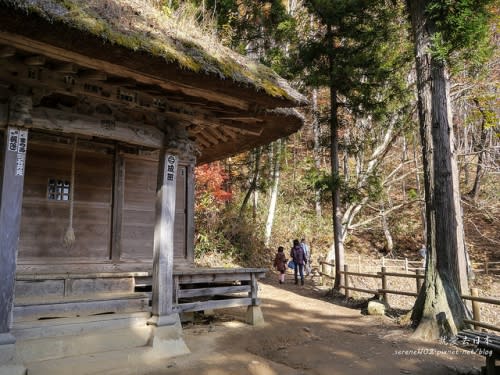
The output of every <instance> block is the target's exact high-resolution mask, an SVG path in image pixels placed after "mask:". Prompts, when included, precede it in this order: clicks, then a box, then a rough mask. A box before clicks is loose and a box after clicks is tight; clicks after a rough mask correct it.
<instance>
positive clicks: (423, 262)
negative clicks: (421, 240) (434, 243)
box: [418, 244, 427, 268]
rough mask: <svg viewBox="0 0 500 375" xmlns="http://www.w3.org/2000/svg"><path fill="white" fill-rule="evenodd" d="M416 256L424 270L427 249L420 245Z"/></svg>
mask: <svg viewBox="0 0 500 375" xmlns="http://www.w3.org/2000/svg"><path fill="white" fill-rule="evenodd" d="M418 254H419V255H420V257H421V258H422V266H423V267H424V268H425V260H426V259H427V248H426V247H425V245H424V244H422V247H421V248H420V250H419V251H418Z"/></svg>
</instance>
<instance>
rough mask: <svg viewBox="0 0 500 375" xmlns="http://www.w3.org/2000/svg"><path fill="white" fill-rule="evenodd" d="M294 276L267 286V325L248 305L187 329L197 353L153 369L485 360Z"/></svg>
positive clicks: (413, 367) (154, 374)
mask: <svg viewBox="0 0 500 375" xmlns="http://www.w3.org/2000/svg"><path fill="white" fill-rule="evenodd" d="M288 277H289V279H287V282H286V283H285V284H283V285H280V284H278V283H277V281H276V279H277V277H275V276H274V275H272V276H271V277H270V278H268V279H265V280H262V282H261V284H260V286H261V289H260V291H259V293H260V297H261V299H262V309H263V313H264V318H265V320H266V324H265V325H264V326H260V327H252V326H248V325H245V324H243V323H242V321H243V320H244V315H245V311H244V310H243V309H228V310H224V311H223V312H222V314H221V313H217V316H216V319H215V320H214V321H213V322H211V323H210V324H205V325H200V324H194V325H190V326H187V327H185V329H184V335H185V341H186V343H187V345H188V347H189V348H190V349H191V352H192V354H190V355H188V356H183V357H178V358H174V359H171V360H169V361H168V362H167V363H163V364H162V369H161V370H158V369H157V370H154V371H151V372H149V373H148V374H150V375H170V374H182V375H188V374H189V375H191V374H193V375H194V374H196V375H247V374H248V375H288V374H290V375H292V374H294V375H295V374H296V375H299V374H307V375H322V374H324V375H327V374H328V375H336V374H339V375H342V374H384V375H392V374H457V373H458V374H479V371H478V370H477V369H478V368H479V367H480V366H481V365H483V363H484V358H483V357H481V356H478V355H471V354H470V353H469V354H468V353H467V352H464V351H460V350H458V349H457V348H456V347H454V346H447V345H441V344H439V343H436V344H428V343H422V342H415V341H410V340H409V333H410V332H409V331H408V330H406V329H402V328H400V327H399V326H397V325H396V324H395V323H394V322H393V321H392V320H391V319H389V318H387V317H380V316H368V315H362V314H361V313H360V312H359V310H353V309H348V308H345V307H342V306H339V305H336V304H333V303H331V302H329V301H328V300H326V299H323V297H324V295H325V291H324V290H321V289H320V288H319V287H316V286H315V285H314V283H313V281H312V280H307V281H306V285H305V286H303V287H301V286H297V285H293V282H292V281H291V276H290V275H288ZM412 350H413V351H416V352H408V351H412ZM436 351H440V352H439V353H437V352H436ZM474 368H475V369H474Z"/></svg>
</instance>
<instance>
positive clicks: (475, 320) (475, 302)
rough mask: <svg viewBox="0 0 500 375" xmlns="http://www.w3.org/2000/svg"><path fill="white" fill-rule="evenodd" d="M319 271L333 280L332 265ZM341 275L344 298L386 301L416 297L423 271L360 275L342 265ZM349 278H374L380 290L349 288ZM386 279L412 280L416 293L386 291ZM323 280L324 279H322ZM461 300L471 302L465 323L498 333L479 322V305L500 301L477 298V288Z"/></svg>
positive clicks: (322, 263)
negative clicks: (371, 297)
mask: <svg viewBox="0 0 500 375" xmlns="http://www.w3.org/2000/svg"><path fill="white" fill-rule="evenodd" d="M320 266H321V270H320V275H321V277H326V278H329V279H334V274H332V273H333V271H334V267H335V265H334V264H331V263H327V262H320ZM327 266H328V267H330V272H329V273H327V272H326V267H327ZM341 274H342V275H343V283H342V284H341V285H340V288H342V289H344V293H345V296H346V298H349V297H350V291H356V292H362V293H368V294H375V295H380V296H382V298H383V300H384V301H387V295H388V294H397V295H403V296H412V297H417V295H418V291H419V290H420V288H421V287H422V285H423V280H424V277H425V275H424V271H423V270H422V269H421V268H417V269H415V271H414V273H397V272H388V271H387V267H382V268H381V271H380V272H377V273H362V272H351V271H349V265H347V264H345V265H344V271H341ZM349 276H358V277H368V278H374V279H380V280H381V288H379V289H364V288H357V287H354V286H350V281H349ZM388 277H402V278H413V279H415V287H416V291H415V292H409V291H402V290H393V289H388V287H387V285H388V281H387V278H388ZM323 280H324V279H323ZM461 297H462V299H464V300H469V301H472V320H469V319H465V322H466V323H469V324H472V325H473V326H474V329H479V327H482V328H486V329H489V330H492V331H499V332H500V327H498V326H495V325H492V324H488V323H485V322H481V313H480V304H481V303H487V304H491V305H496V306H500V299H495V298H490V297H479V291H478V289H477V288H471V295H470V296H469V295H462V296H461Z"/></svg>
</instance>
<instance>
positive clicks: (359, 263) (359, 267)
mask: <svg viewBox="0 0 500 375" xmlns="http://www.w3.org/2000/svg"><path fill="white" fill-rule="evenodd" d="M358 272H361V255H359V254H358Z"/></svg>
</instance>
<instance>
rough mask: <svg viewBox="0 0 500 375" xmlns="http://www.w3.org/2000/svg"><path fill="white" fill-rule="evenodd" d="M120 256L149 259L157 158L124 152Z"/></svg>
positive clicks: (150, 256) (151, 247) (151, 251)
mask: <svg viewBox="0 0 500 375" xmlns="http://www.w3.org/2000/svg"><path fill="white" fill-rule="evenodd" d="M123 158H124V164H125V178H124V184H125V186H124V197H123V215H122V220H123V221H122V229H121V230H122V233H121V257H122V259H152V258H153V236H154V225H155V197H156V176H157V174H158V160H154V159H146V158H138V157H135V156H133V155H124V156H123Z"/></svg>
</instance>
